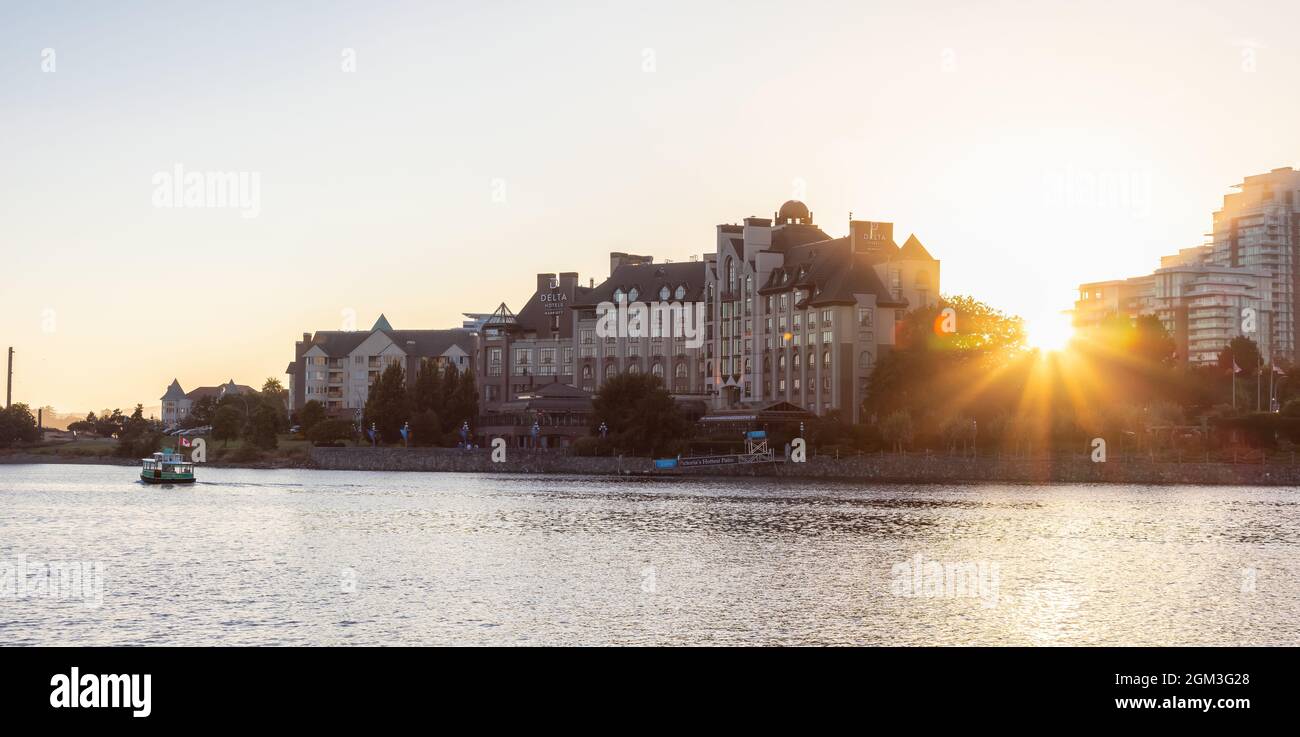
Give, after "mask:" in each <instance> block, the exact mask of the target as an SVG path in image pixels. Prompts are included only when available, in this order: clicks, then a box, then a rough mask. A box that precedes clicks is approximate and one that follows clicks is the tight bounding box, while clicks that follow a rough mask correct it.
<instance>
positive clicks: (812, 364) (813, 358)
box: [808, 350, 817, 369]
mask: <svg viewBox="0 0 1300 737" xmlns="http://www.w3.org/2000/svg"><path fill="white" fill-rule="evenodd" d="M808 368H810V369H815V368H817V353H816V352H815V351H812V350H810V351H808Z"/></svg>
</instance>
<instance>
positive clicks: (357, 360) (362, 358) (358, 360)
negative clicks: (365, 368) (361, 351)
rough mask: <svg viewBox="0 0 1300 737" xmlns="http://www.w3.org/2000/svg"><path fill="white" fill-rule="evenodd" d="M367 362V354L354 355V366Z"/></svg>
mask: <svg viewBox="0 0 1300 737" xmlns="http://www.w3.org/2000/svg"><path fill="white" fill-rule="evenodd" d="M365 362H366V357H365V356H353V357H352V365H354V366H360V365H361V364H363V363H365Z"/></svg>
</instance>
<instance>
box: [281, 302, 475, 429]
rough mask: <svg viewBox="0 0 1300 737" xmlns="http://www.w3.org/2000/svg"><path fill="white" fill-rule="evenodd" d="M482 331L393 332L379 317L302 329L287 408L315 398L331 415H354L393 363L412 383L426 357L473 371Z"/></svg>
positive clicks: (291, 370)
mask: <svg viewBox="0 0 1300 737" xmlns="http://www.w3.org/2000/svg"><path fill="white" fill-rule="evenodd" d="M477 351H478V335H477V334H476V333H475V332H474V331H472V330H464V329H452V330H394V329H393V327H392V326H391V325H389V324H388V320H387V319H386V318H385V317H384V316H383V315H380V316H379V319H378V320H376V321H375V324H374V326H373V327H372V328H371V329H370V330H368V331H365V330H323V331H318V332H316V333H315V334H312V333H303V334H302V340H300V341H297V342H296V343H294V360H293V361H292V362H291V363H290V364H289V365H288V367H286V368H285V373H287V374H288V375H289V411H290V412H294V411H297V410H299V409H301V408H302V407H303V406H304V405H305V404H306V403H307V402H309V401H312V400H315V401H317V402H320V403H321V404H322V405H324V406H325V410H326V412H327V413H328V414H330V415H331V416H333V417H348V418H351V417H354V416H356V414H357V413H358V412H360V411H361V410H362V409H363V408H364V407H365V404H366V399H368V398H369V396H370V385H371V384H373V383H374V382H375V380H377V379H378V378H379V374H380V373H381V372H382V371H383V370H384V369H385V368H387V367H388V366H389V365H390V364H394V363H396V364H399V365H401V366H402V367H403V369H404V371H405V372H406V381H407V384H408V385H410V384H411V383H413V382H414V381H415V376H416V373H417V372H418V371H419V368H420V364H421V362H422V361H426V360H427V361H432V362H433V363H434V364H435V365H438V366H443V367H445V366H454V367H456V368H458V369H460V370H461V371H472V370H473V369H474V363H475V360H476V358H477Z"/></svg>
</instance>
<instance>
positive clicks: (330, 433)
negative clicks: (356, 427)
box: [307, 420, 352, 444]
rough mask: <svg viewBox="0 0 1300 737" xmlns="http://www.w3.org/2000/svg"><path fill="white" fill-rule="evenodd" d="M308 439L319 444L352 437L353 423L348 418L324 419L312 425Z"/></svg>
mask: <svg viewBox="0 0 1300 737" xmlns="http://www.w3.org/2000/svg"><path fill="white" fill-rule="evenodd" d="M307 439H308V440H310V441H312V442H313V443H318V444H332V443H336V442H338V441H340V440H351V439H352V423H351V422H348V421H347V420H324V421H321V422H318V423H316V424H315V425H313V426H312V428H311V430H309V431H308V432H307Z"/></svg>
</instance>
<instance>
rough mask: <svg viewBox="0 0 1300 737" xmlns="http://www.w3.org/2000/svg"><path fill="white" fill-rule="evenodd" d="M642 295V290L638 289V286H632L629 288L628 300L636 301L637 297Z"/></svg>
mask: <svg viewBox="0 0 1300 737" xmlns="http://www.w3.org/2000/svg"><path fill="white" fill-rule="evenodd" d="M640 296H641V292H639V291H637V288H636V287H632V288H631V289H629V290H627V301H628V302H635V301H636V298H637V297H640Z"/></svg>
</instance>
